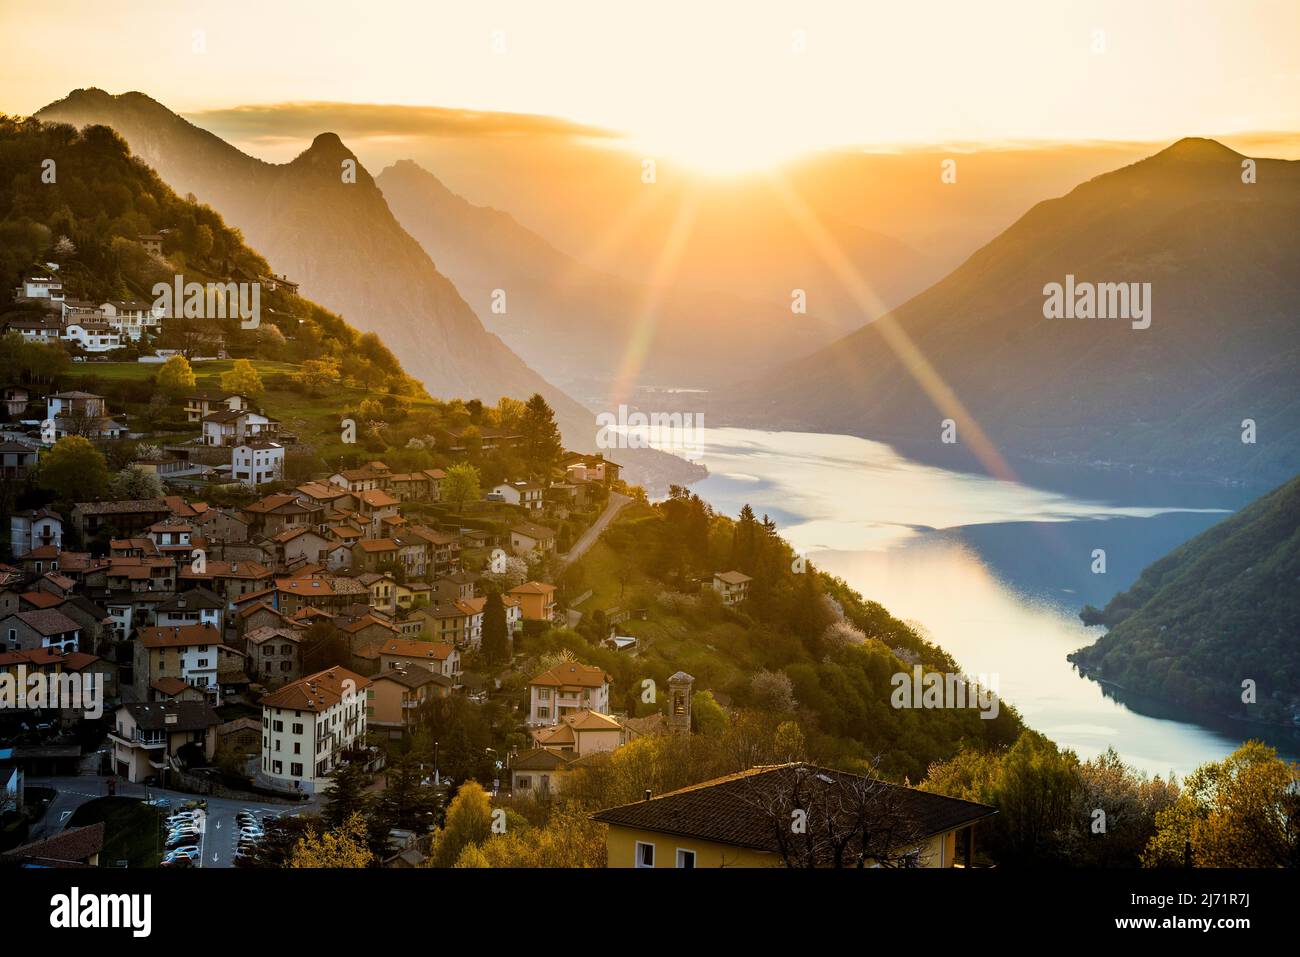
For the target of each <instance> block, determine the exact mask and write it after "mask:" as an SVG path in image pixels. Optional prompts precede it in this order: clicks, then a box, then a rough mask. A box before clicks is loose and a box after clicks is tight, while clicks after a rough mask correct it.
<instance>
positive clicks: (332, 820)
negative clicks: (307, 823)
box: [321, 761, 371, 830]
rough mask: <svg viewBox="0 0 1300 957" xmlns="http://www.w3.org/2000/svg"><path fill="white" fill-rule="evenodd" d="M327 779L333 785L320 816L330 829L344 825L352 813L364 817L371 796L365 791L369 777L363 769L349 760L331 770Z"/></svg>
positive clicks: (369, 804) (367, 810) (368, 807)
mask: <svg viewBox="0 0 1300 957" xmlns="http://www.w3.org/2000/svg"><path fill="white" fill-rule="evenodd" d="M329 780H330V782H331V784H332V785H333V786H332V787H331V788H330V791H329V797H328V799H327V801H326V804H325V809H324V810H323V811H322V812H321V817H322V818H324V820H325V823H326V824H327V825H328V826H329V828H330V830H338V829H340V828H342V827H344V826H345V825H346V824H347V822H348V820H349V819H350V818H351V817H352V815H353V814H360V815H361V816H362V817H363V818H364V817H365V816H366V814H367V813H368V812H369V810H370V806H371V798H370V795H369V793H367V791H366V788H367V786H369V784H370V777H369V775H367V774H366V771H365V769H364V768H363V767H362V766H361V765H359V764H355V763H353V762H351V761H349V762H347V763H346V764H340V765H339V766H338V767H336V768H335V769H334V770H333V771H331V772H330V773H329Z"/></svg>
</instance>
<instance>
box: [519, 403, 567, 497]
mask: <svg viewBox="0 0 1300 957" xmlns="http://www.w3.org/2000/svg"><path fill="white" fill-rule="evenodd" d="M519 432H520V434H521V435H522V436H523V442H524V446H523V452H524V458H525V459H527V461H528V465H529V467H530V468H531V469H532V470H533V472H534V474H536V475H540V476H542V477H543V478H546V477H549V476H550V474H551V469H553V468H554V467H555V464H556V463H557V462H558V461H559V459H560V456H561V455H562V454H563V453H564V445H563V443H562V442H561V441H560V430H559V427H558V426H556V424H555V412H554V411H552V409H551V407H550V406H549V405H547V404H546V400H545V399H544V398H542V395H541V393H539V392H535V393H533V396H532V398H530V399H529V400H528V402H527V403H526V404H525V406H524V415H523V419H522V421H521V422H520V424H519Z"/></svg>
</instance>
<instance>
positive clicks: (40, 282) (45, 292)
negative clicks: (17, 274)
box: [14, 273, 63, 302]
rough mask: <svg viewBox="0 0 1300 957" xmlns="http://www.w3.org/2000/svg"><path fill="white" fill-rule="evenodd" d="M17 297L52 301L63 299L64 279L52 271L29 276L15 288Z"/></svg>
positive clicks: (15, 296)
mask: <svg viewBox="0 0 1300 957" xmlns="http://www.w3.org/2000/svg"><path fill="white" fill-rule="evenodd" d="M14 298H15V299H48V300H50V301H51V302H62V301H63V280H62V279H60V278H59V277H58V276H55V275H53V274H52V273H36V274H33V275H31V276H28V277H27V278H26V279H24V280H23V281H22V283H21V284H19V286H18V287H17V288H16V289H14Z"/></svg>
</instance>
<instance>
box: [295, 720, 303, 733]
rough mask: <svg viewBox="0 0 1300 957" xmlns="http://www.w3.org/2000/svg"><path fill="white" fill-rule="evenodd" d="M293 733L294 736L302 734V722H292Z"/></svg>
mask: <svg viewBox="0 0 1300 957" xmlns="http://www.w3.org/2000/svg"><path fill="white" fill-rule="evenodd" d="M293 733H294V734H302V722H301V721H295V722H294V725H293Z"/></svg>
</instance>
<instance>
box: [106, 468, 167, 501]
mask: <svg viewBox="0 0 1300 957" xmlns="http://www.w3.org/2000/svg"><path fill="white" fill-rule="evenodd" d="M162 494H163V486H162V482H161V481H159V479H158V476H157V475H155V474H154V473H153V472H147V471H145V470H144V469H142V468H141V467H140V466H138V465H128V466H127V467H126V468H124V469H122V470H121V471H120V472H118V473H117V474H115V475H114V476H113V478H112V479H111V480H110V481H109V483H108V497H109V498H111V499H142V498H162Z"/></svg>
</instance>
